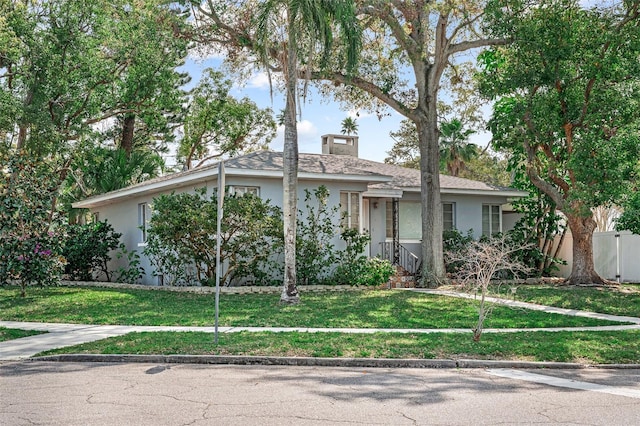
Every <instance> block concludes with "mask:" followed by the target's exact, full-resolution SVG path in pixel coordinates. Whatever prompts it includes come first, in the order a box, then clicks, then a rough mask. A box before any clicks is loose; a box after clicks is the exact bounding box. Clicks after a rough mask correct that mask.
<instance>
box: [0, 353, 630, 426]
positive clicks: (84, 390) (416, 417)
mask: <svg viewBox="0 0 640 426" xmlns="http://www.w3.org/2000/svg"><path fill="white" fill-rule="evenodd" d="M514 372H515V373H518V376H514V375H513V374H512V373H514ZM0 424H2V425H12V426H13V425H15V426H21V425H33V424H41V425H69V426H73V425H143V426H144V425H154V426H155V425H216V426H218V425H242V426H246V425H265V426H270V425H274V426H275V425H278V426H281V425H302V426H305V425H400V426H402V425H497V424H502V425H531V424H536V425H637V424H640V370H635V369H628V370H615V369H607V370H601V369H581V370H540V369H537V370H514V369H411V368H405V369H389V368H372V369H367V368H336V367H322V368H320V367H291V366H289V367H281V366H231V365H217V366H212V365H197V364H171V365H168V364H155V363H150V364H146V363H142V364H132V363H121V364H104V363H52V362H41V361H28V362H24V361H23V362H5V363H0Z"/></svg>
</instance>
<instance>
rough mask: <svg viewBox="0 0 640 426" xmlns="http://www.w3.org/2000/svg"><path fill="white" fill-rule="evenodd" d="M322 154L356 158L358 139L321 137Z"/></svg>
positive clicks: (353, 137) (333, 136)
mask: <svg viewBox="0 0 640 426" xmlns="http://www.w3.org/2000/svg"><path fill="white" fill-rule="evenodd" d="M322 153H323V154H335V155H350V156H352V157H357V156H358V137H357V136H347V135H323V136H322Z"/></svg>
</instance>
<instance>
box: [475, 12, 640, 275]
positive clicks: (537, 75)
mask: <svg viewBox="0 0 640 426" xmlns="http://www.w3.org/2000/svg"><path fill="white" fill-rule="evenodd" d="M496 3H498V4H499V5H500V6H502V7H500V8H495V9H493V10H494V11H495V13H494V14H493V15H492V22H491V24H492V25H491V28H492V30H493V31H494V33H495V35H496V36H502V35H504V36H507V35H508V36H510V37H512V39H513V44H511V45H510V46H509V47H507V48H501V49H494V50H491V51H488V52H486V53H484V54H483V55H482V56H481V59H482V63H483V65H484V81H483V90H484V91H485V93H488V94H490V95H491V96H493V97H495V98H497V102H496V104H495V108H494V116H493V119H492V121H491V130H492V132H493V135H494V143H495V144H496V146H498V147H500V148H503V149H508V150H509V151H510V152H511V153H512V160H513V162H514V165H519V166H520V167H521V168H522V170H523V171H524V172H525V173H526V175H527V176H528V178H529V179H530V180H531V183H532V184H533V185H534V186H535V187H536V188H538V189H539V190H540V191H541V192H543V193H544V194H546V195H547V196H548V197H549V198H550V199H551V200H552V201H553V203H555V206H556V207H557V209H558V210H559V211H561V212H562V213H563V214H564V215H565V216H566V220H567V224H568V226H569V228H570V230H571V233H572V236H573V266H572V271H571V275H570V277H569V278H568V279H567V282H569V283H574V284H579V283H604V282H605V280H603V279H602V278H601V277H600V276H599V275H598V274H597V273H596V272H595V269H594V263H593V246H592V236H593V231H594V229H595V228H596V222H595V221H594V218H593V213H592V209H593V208H595V207H597V206H602V205H605V206H607V205H611V203H613V202H616V201H617V200H619V199H620V197H621V196H622V195H623V194H624V193H625V192H626V191H627V190H628V188H629V185H630V184H632V182H633V181H634V179H636V178H637V176H636V175H635V173H634V172H635V169H636V166H637V161H638V154H639V152H640V134H639V131H638V124H639V123H640V121H639V120H640V107H639V106H640V61H639V60H638V58H639V56H640V1H638V0H633V1H624V2H623V1H619V2H615V4H611V5H608V6H607V7H606V8H604V7H602V8H595V7H594V8H590V9H586V8H584V7H582V6H581V3H580V2H579V1H577V0H545V1H535V2H532V1H522V0H514V1H507V2H505V1H499V2H496Z"/></svg>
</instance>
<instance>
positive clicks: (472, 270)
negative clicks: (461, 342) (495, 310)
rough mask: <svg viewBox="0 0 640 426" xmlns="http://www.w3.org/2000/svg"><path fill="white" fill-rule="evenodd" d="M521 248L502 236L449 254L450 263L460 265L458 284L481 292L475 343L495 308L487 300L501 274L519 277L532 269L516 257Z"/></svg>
mask: <svg viewBox="0 0 640 426" xmlns="http://www.w3.org/2000/svg"><path fill="white" fill-rule="evenodd" d="M521 249H522V247H516V246H515V245H513V244H510V243H509V241H508V239H507V237H505V236H500V237H496V238H493V239H483V240H481V241H471V242H470V243H469V244H468V245H466V247H465V248H464V249H463V250H459V251H451V252H447V255H446V257H447V259H448V260H449V262H455V263H456V264H457V269H456V270H455V272H453V274H452V278H453V280H454V282H456V283H458V284H460V285H461V286H462V287H463V288H465V289H467V290H470V291H473V292H475V293H476V294H477V293H478V292H480V302H479V307H478V322H477V324H476V327H475V328H474V329H473V340H474V341H476V342H478V341H479V340H480V337H481V336H482V331H483V329H484V321H485V320H486V319H487V316H488V315H489V314H490V312H491V309H492V305H490V304H488V302H487V300H486V298H487V296H488V293H489V284H491V280H492V279H494V278H497V277H498V276H499V275H501V274H509V275H513V276H517V275H518V274H520V273H527V272H528V269H529V268H527V267H526V266H525V265H523V264H522V263H521V262H520V261H518V260H514V258H513V255H514V254H515V253H516V252H517V251H519V250H521ZM503 276H504V275H503Z"/></svg>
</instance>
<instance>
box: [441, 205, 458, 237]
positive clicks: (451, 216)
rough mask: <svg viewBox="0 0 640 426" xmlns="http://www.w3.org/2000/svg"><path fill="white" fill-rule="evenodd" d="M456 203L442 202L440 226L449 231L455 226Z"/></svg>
mask: <svg viewBox="0 0 640 426" xmlns="http://www.w3.org/2000/svg"><path fill="white" fill-rule="evenodd" d="M455 218H456V205H455V204H454V203H442V228H443V229H444V230H445V231H450V230H452V229H455V227H456V219H455Z"/></svg>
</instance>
